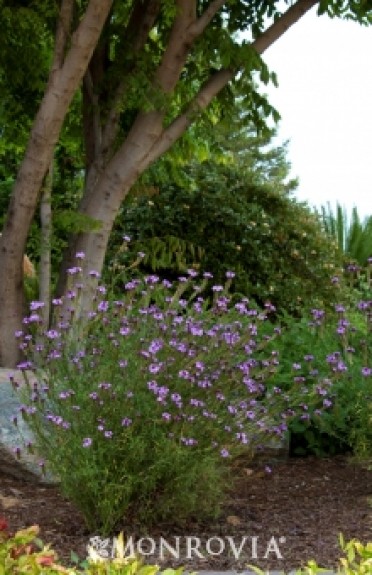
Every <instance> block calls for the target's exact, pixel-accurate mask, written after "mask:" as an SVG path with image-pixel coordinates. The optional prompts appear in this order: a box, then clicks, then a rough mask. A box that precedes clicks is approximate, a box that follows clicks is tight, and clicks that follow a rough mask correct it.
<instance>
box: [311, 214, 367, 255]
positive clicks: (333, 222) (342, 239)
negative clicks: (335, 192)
mask: <svg viewBox="0 0 372 575" xmlns="http://www.w3.org/2000/svg"><path fill="white" fill-rule="evenodd" d="M321 218H322V224H323V227H324V230H325V231H326V233H327V234H328V235H329V236H330V238H332V239H333V240H334V241H336V242H337V244H338V247H339V248H340V250H342V251H343V252H344V254H345V256H346V257H347V258H348V259H349V260H350V259H351V260H352V261H354V262H358V264H359V265H361V266H365V265H366V264H367V260H368V258H370V257H372V216H369V217H366V218H365V219H364V221H362V220H361V219H360V217H359V214H358V210H357V208H355V207H354V208H353V211H352V213H351V218H350V220H349V217H348V213H347V211H346V209H345V208H342V207H341V206H340V205H339V204H337V207H336V213H334V212H333V211H332V208H331V206H330V205H329V204H328V205H327V208H325V207H324V206H323V207H322V209H321Z"/></svg>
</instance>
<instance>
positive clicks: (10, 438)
mask: <svg viewBox="0 0 372 575" xmlns="http://www.w3.org/2000/svg"><path fill="white" fill-rule="evenodd" d="M9 375H12V377H13V378H14V380H15V381H16V382H17V383H19V384H20V385H22V384H24V376H23V373H22V372H21V371H16V370H6V369H0V471H1V472H3V473H7V474H9V475H11V476H13V477H16V478H17V479H22V480H24V481H31V482H35V483H56V480H55V479H53V477H52V476H51V475H50V474H48V473H46V474H45V473H43V470H42V468H41V467H40V460H41V458H40V457H39V456H38V455H37V454H36V453H30V452H29V451H28V450H27V449H26V448H24V443H25V442H27V441H30V442H31V443H33V440H34V438H33V435H32V432H31V430H30V428H29V426H28V425H27V423H26V422H25V421H24V419H23V418H22V417H20V416H19V415H18V417H17V422H18V423H17V426H16V425H14V423H13V421H12V417H13V416H14V415H17V414H18V412H19V407H20V405H21V402H20V399H19V397H18V394H17V393H16V392H15V390H14V388H13V385H12V384H11V381H10V377H9ZM17 447H21V451H20V453H19V455H18V454H16V453H15V451H14V450H15V449H16V448H17Z"/></svg>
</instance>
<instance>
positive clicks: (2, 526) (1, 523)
mask: <svg viewBox="0 0 372 575" xmlns="http://www.w3.org/2000/svg"><path fill="white" fill-rule="evenodd" d="M6 529H8V522H7V521H5V519H4V517H0V531H6Z"/></svg>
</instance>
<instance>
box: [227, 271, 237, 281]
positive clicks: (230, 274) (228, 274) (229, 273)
mask: <svg viewBox="0 0 372 575" xmlns="http://www.w3.org/2000/svg"><path fill="white" fill-rule="evenodd" d="M226 277H227V278H228V279H232V278H234V277H235V272H231V271H227V272H226Z"/></svg>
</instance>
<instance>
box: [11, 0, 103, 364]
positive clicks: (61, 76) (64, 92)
mask: <svg viewBox="0 0 372 575" xmlns="http://www.w3.org/2000/svg"><path fill="white" fill-rule="evenodd" d="M111 5H112V0H91V1H90V2H89V5H88V7H87V9H86V12H85V14H84V17H83V19H82V20H81V22H80V24H79V26H78V28H77V30H76V31H75V32H74V34H73V35H72V36H71V34H70V30H66V26H69V25H70V24H71V12H70V10H69V9H70V8H71V2H69V0H64V2H62V6H61V13H60V19H59V23H58V28H57V42H56V49H55V57H54V62H53V66H52V69H51V74H50V78H49V82H48V86H47V88H46V91H45V94H44V97H43V99H42V102H41V104H40V108H39V111H38V113H37V116H36V118H35V122H34V124H33V128H32V131H31V135H30V139H29V142H28V145H27V149H26V153H25V156H24V160H23V162H22V164H21V166H20V169H19V172H18V175H17V179H16V182H15V185H14V188H13V191H12V196H11V200H10V205H9V209H8V212H7V218H6V222H5V226H4V230H3V236H2V238H1V240H0V269H1V270H6V274H4V273H3V274H2V276H0V365H3V366H6V367H15V366H16V364H17V362H18V358H19V352H18V349H17V347H16V345H15V342H14V334H15V332H16V331H17V330H20V329H21V326H22V315H23V309H24V296H23V285H22V258H23V253H24V249H25V245H26V240H27V235H28V231H29V228H30V225H31V221H32V219H33V217H34V214H35V210H36V206H37V201H38V196H39V192H40V189H41V186H42V183H43V179H44V177H45V174H46V172H47V170H48V167H49V165H50V162H51V160H52V156H53V150H54V146H55V144H56V143H57V140H58V137H59V134H60V131H61V128H62V124H63V121H64V118H65V116H66V113H67V110H68V107H69V105H70V103H71V100H72V98H73V96H74V94H75V92H76V90H77V89H78V87H79V85H80V82H81V80H82V77H83V75H84V73H85V71H86V69H87V67H88V64H89V61H90V59H91V56H92V53H93V50H94V48H95V46H96V45H97V42H98V40H99V37H100V35H101V31H102V28H103V26H104V23H105V21H106V19H107V17H108V14H109V11H110V9H111ZM67 38H71V45H70V47H69V48H68V51H67V52H66V55H65V56H64V54H65V51H66V44H67ZM63 56H64V57H63Z"/></svg>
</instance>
